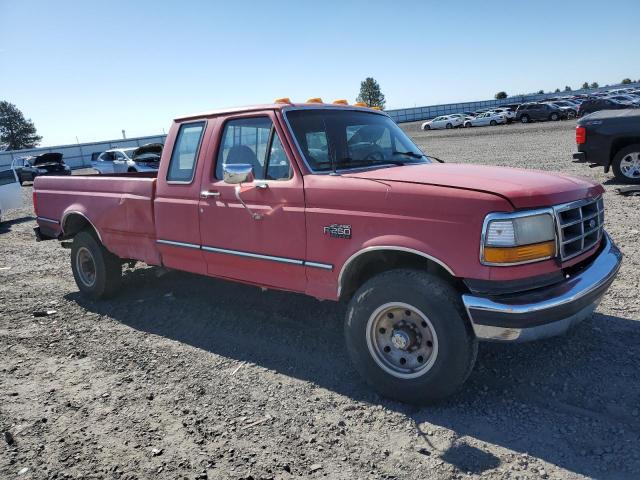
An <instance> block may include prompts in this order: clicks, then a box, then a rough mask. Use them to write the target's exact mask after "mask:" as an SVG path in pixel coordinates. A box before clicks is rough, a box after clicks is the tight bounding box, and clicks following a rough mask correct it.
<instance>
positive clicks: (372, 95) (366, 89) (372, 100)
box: [356, 77, 385, 109]
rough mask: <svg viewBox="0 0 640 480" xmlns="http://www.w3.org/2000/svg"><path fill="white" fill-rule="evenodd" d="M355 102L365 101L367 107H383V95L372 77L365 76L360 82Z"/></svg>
mask: <svg viewBox="0 0 640 480" xmlns="http://www.w3.org/2000/svg"><path fill="white" fill-rule="evenodd" d="M356 102H363V103H366V104H367V106H368V107H380V108H381V109H384V105H385V99H384V95H383V93H382V90H380V85H379V84H378V82H376V80H375V79H374V78H371V77H367V78H366V79H365V80H364V81H363V82H360V94H359V95H358V98H356Z"/></svg>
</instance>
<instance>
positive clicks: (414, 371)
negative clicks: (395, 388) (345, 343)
mask: <svg viewBox="0 0 640 480" xmlns="http://www.w3.org/2000/svg"><path fill="white" fill-rule="evenodd" d="M367 347H368V348H369V353H370V354H371V356H372V357H373V359H374V361H375V362H376V363H377V364H378V366H379V367H380V368H382V369H383V370H384V371H385V372H387V373H389V374H390V375H393V376H394V377H397V378H403V379H409V378H417V377H420V376H422V375H424V374H425V373H427V372H428V371H429V370H431V368H432V367H433V364H434V363H435V361H436V359H437V357H438V336H437V335H436V332H435V329H434V328H433V324H432V323H431V321H430V320H429V318H428V317H427V316H426V315H425V314H424V313H422V312H421V311H420V310H419V309H417V308H416V307H414V306H412V305H409V304H406V303H399V302H392V303H385V304H384V305H382V306H380V307H378V308H377V309H376V311H375V312H373V313H372V314H371V316H370V317H369V321H368V322H367Z"/></svg>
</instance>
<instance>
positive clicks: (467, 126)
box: [464, 122, 472, 128]
mask: <svg viewBox="0 0 640 480" xmlns="http://www.w3.org/2000/svg"><path fill="white" fill-rule="evenodd" d="M471 127H472V125H471V122H465V124H464V128H471Z"/></svg>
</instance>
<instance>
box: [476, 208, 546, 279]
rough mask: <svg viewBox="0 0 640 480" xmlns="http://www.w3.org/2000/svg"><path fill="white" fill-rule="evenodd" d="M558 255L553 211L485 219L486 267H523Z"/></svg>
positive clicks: (483, 258) (495, 215)
mask: <svg viewBox="0 0 640 480" xmlns="http://www.w3.org/2000/svg"><path fill="white" fill-rule="evenodd" d="M555 255H556V229H555V220H554V216H553V213H552V211H551V210H536V211H532V212H527V213H512V214H509V213H490V214H489V215H487V217H486V218H485V220H484V225H483V227H482V246H481V248H480V261H481V262H482V263H483V264H484V265H502V266H506V265H519V264H523V263H530V262H538V261H541V260H546V259H548V258H552V257H555Z"/></svg>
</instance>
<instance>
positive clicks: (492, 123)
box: [489, 120, 498, 127]
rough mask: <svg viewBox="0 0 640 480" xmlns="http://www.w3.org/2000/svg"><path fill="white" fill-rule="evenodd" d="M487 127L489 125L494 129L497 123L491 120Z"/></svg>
mask: <svg viewBox="0 0 640 480" xmlns="http://www.w3.org/2000/svg"><path fill="white" fill-rule="evenodd" d="M489 125H491V126H492V127H495V126H496V125H498V122H496V121H495V120H491V121H490V122H489Z"/></svg>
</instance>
